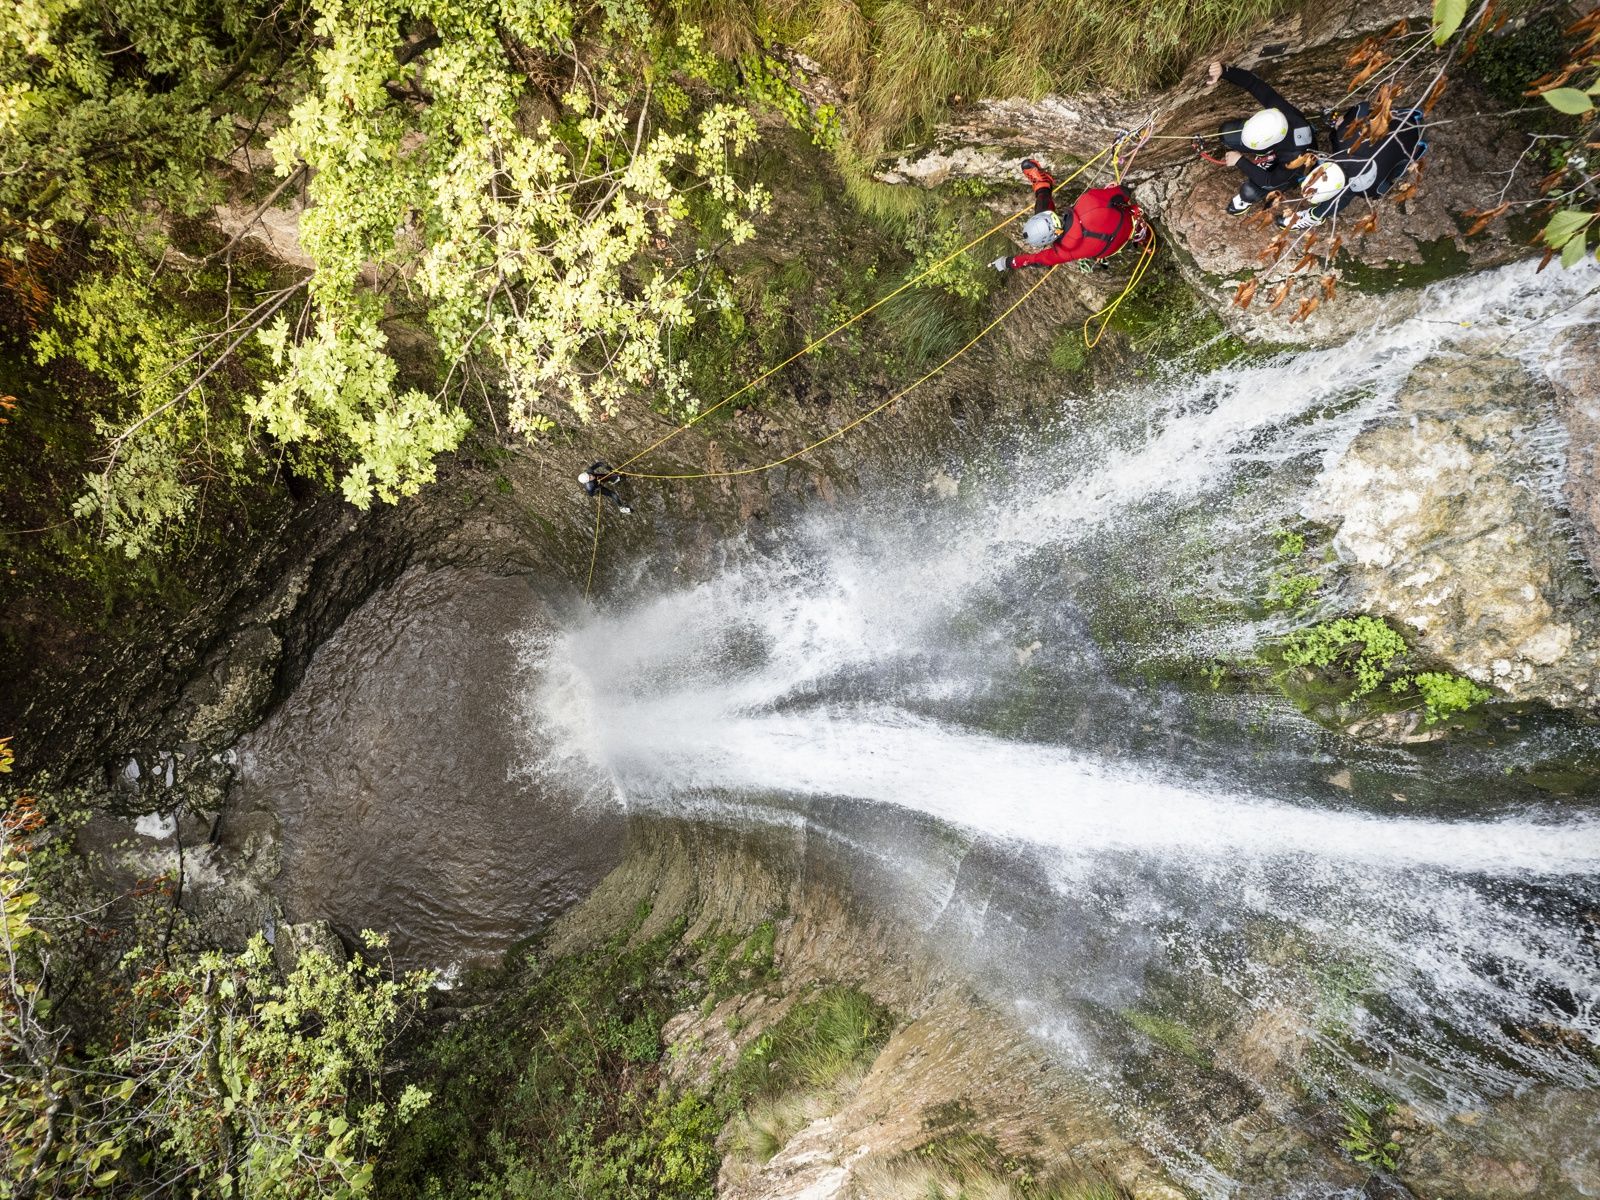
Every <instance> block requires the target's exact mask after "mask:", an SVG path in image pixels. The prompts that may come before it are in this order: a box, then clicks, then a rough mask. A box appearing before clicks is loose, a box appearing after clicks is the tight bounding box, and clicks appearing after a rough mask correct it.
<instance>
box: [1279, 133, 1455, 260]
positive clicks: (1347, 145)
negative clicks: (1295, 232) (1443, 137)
mask: <svg viewBox="0 0 1600 1200" xmlns="http://www.w3.org/2000/svg"><path fill="white" fill-rule="evenodd" d="M1368 112H1369V109H1368V105H1367V103H1366V102H1365V101H1363V102H1362V103H1360V104H1357V105H1356V106H1355V107H1354V108H1350V109H1346V110H1345V113H1344V115H1343V116H1341V117H1340V118H1339V123H1338V124H1337V125H1336V126H1334V130H1333V153H1332V154H1331V155H1329V156H1327V157H1325V158H1324V159H1323V160H1322V162H1321V163H1319V164H1318V165H1317V166H1316V167H1314V168H1313V169H1312V170H1311V172H1310V173H1309V174H1308V175H1307V176H1306V179H1305V183H1304V184H1303V185H1302V186H1301V189H1300V194H1301V196H1302V198H1303V199H1304V200H1305V201H1306V202H1307V203H1308V204H1309V205H1310V207H1309V208H1306V209H1305V210H1303V211H1300V212H1296V211H1295V210H1294V209H1285V210H1284V211H1283V212H1281V213H1279V214H1278V224H1279V225H1282V226H1283V227H1284V228H1286V229H1287V228H1294V229H1310V228H1311V227H1312V226H1314V225H1321V224H1322V223H1323V222H1324V221H1326V220H1327V219H1328V218H1329V217H1331V216H1333V215H1334V214H1335V213H1337V212H1339V211H1340V210H1341V209H1342V208H1344V206H1345V205H1347V204H1349V203H1350V202H1351V201H1352V200H1354V199H1355V198H1356V197H1357V196H1366V197H1367V198H1368V199H1369V200H1376V199H1378V198H1379V197H1380V196H1383V195H1385V194H1386V193H1387V192H1388V191H1389V190H1390V189H1391V188H1393V187H1394V185H1395V184H1397V183H1399V182H1400V180H1401V179H1403V178H1404V177H1405V174H1406V172H1407V171H1409V170H1411V168H1412V166H1413V165H1414V164H1415V163H1416V162H1417V161H1418V160H1420V159H1421V158H1422V156H1423V155H1424V154H1426V153H1427V152H1428V143H1427V142H1425V141H1423V140H1422V123H1423V119H1424V118H1423V113H1422V110H1421V109H1420V108H1413V109H1412V110H1411V111H1410V112H1408V113H1403V114H1401V115H1400V116H1398V117H1396V118H1395V119H1394V121H1393V122H1392V123H1391V124H1390V126H1389V129H1388V131H1387V132H1386V133H1384V134H1382V135H1381V136H1379V137H1368V136H1367V131H1366V129H1365V128H1364V126H1365V123H1366V120H1367V115H1368Z"/></svg>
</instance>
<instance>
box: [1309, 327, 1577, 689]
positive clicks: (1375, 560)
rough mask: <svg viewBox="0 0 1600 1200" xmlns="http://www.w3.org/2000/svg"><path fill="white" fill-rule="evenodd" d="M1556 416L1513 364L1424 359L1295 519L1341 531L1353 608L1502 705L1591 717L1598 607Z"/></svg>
mask: <svg viewBox="0 0 1600 1200" xmlns="http://www.w3.org/2000/svg"><path fill="white" fill-rule="evenodd" d="M1553 415H1554V406H1553V404H1552V403H1551V401H1550V398H1549V397H1548V395H1546V394H1544V393H1543V392H1542V391H1541V390H1540V389H1539V388H1538V387H1537V386H1536V385H1535V383H1534V381H1533V380H1532V379H1531V378H1530V377H1529V376H1528V375H1527V373H1526V372H1525V371H1524V370H1523V368H1522V367H1521V366H1520V364H1518V363H1516V362H1513V361H1510V360H1507V359H1500V358H1492V357H1485V358H1479V359H1476V360H1473V361H1461V360H1456V359H1432V360H1429V361H1428V362H1426V363H1424V364H1423V365H1422V366H1420V367H1418V368H1417V370H1416V371H1415V372H1414V373H1413V374H1412V377H1411V379H1410V380H1409V381H1408V383H1407V385H1406V387H1405V389H1404V390H1403V391H1402V393H1401V395H1400V397H1399V398H1398V401H1397V407H1396V411H1395V413H1394V415H1393V416H1392V417H1390V418H1389V419H1386V420H1385V421H1383V422H1382V423H1380V424H1379V425H1377V426H1375V427H1373V428H1370V429H1368V430H1366V431H1365V432H1364V433H1362V434H1361V435H1360V436H1359V437H1358V438H1357V439H1356V440H1355V442H1354V443H1353V444H1352V445H1351V447H1350V449H1349V450H1348V451H1347V452H1346V454H1345V455H1344V457H1343V458H1342V459H1341V460H1340V461H1339V462H1338V463H1336V464H1335V465H1334V466H1333V467H1331V468H1330V469H1328V470H1327V471H1325V472H1324V473H1323V475H1322V477H1321V478H1320V479H1319V480H1318V482H1317V486H1316V490H1315V493H1314V495H1313V496H1312V498H1311V500H1310V501H1309V503H1308V504H1307V505H1306V507H1305V513H1306V515H1307V516H1309V517H1311V518H1312V519H1313V520H1317V521H1323V522H1327V523H1329V524H1331V525H1335V526H1336V527H1337V532H1336V534H1335V536H1334V541H1333V545H1334V549H1335V551H1336V552H1337V554H1338V556H1339V558H1340V559H1341V560H1342V561H1343V562H1344V563H1346V564H1347V565H1348V569H1349V581H1350V588H1351V591H1352V593H1353V595H1352V600H1353V601H1354V604H1355V606H1356V607H1359V608H1362V609H1364V610H1366V611H1368V612H1372V613H1376V614H1380V615H1382V616H1385V617H1388V618H1390V619H1392V620H1394V621H1395V622H1397V623H1399V624H1400V625H1402V626H1404V627H1405V628H1406V629H1407V631H1408V632H1409V633H1410V634H1411V635H1412V640H1413V643H1414V644H1415V645H1416V646H1417V647H1418V648H1419V649H1421V650H1422V651H1424V652H1425V653H1427V654H1429V655H1431V656H1433V657H1436V658H1438V659H1441V660H1443V661H1444V662H1447V663H1449V664H1450V665H1451V666H1452V667H1453V668H1454V669H1455V670H1457V671H1459V672H1461V673H1462V674H1464V675H1467V676H1469V677H1471V678H1472V679H1475V680H1477V681H1479V682H1480V683H1486V684H1491V685H1493V686H1494V687H1496V688H1499V689H1500V690H1501V691H1503V692H1504V693H1505V694H1506V695H1508V696H1510V697H1511V698H1513V699H1517V700H1543V701H1546V702H1548V703H1550V704H1554V705H1558V706H1562V707H1585V708H1589V707H1594V706H1595V704H1596V699H1595V696H1596V690H1597V688H1600V603H1597V596H1596V591H1595V588H1594V585H1593V579H1592V577H1591V576H1590V575H1589V574H1588V573H1587V572H1585V571H1584V570H1583V569H1582V568H1581V567H1580V566H1578V564H1576V563H1575V562H1574V561H1573V553H1572V550H1573V538H1572V527H1571V524H1570V523H1569V522H1568V521H1567V520H1566V519H1565V515H1564V514H1563V512H1562V511H1561V508H1560V504H1559V500H1558V498H1557V497H1556V496H1555V495H1554V494H1553V492H1554V489H1553V487H1552V486H1551V485H1550V483H1549V480H1550V478H1551V476H1552V467H1553V465H1554V464H1552V463H1551V462H1550V461H1548V454H1547V453H1546V452H1543V450H1544V447H1547V446H1548V445H1549V444H1550V442H1551V440H1552V437H1553V436H1555V434H1554V425H1553ZM1592 452H1593V451H1592V447H1591V448H1590V453H1591V454H1592Z"/></svg>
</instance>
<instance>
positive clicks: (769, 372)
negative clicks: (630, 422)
mask: <svg viewBox="0 0 1600 1200" xmlns="http://www.w3.org/2000/svg"><path fill="white" fill-rule="evenodd" d="M1116 145H1117V143H1116V142H1113V143H1112V144H1111V145H1109V146H1107V147H1106V148H1105V149H1104V150H1102V151H1100V153H1099V154H1096V155H1095V156H1094V157H1093V158H1091V159H1089V160H1088V161H1087V162H1085V163H1084V164H1083V165H1082V166H1080V167H1079V168H1078V169H1077V170H1076V171H1074V172H1073V173H1072V174H1071V175H1068V176H1067V177H1066V178H1065V179H1063V180H1061V181H1060V182H1059V183H1057V184H1056V185H1055V188H1054V190H1055V191H1058V192H1059V191H1060V190H1061V189H1062V188H1063V187H1065V186H1066V185H1067V184H1069V183H1071V182H1072V181H1073V180H1074V179H1076V178H1077V177H1078V176H1079V175H1082V174H1083V173H1084V172H1085V171H1087V170H1088V169H1089V168H1090V167H1092V166H1094V164H1095V163H1097V162H1099V161H1100V160H1101V159H1102V158H1104V157H1105V156H1106V155H1107V154H1109V153H1111V152H1112V151H1113V150H1114V149H1115V148H1116ZM1027 211H1028V210H1027V209H1025V208H1022V209H1018V210H1017V211H1016V212H1014V213H1012V214H1010V215H1009V216H1007V217H1006V218H1004V219H1003V220H1001V221H1000V222H999V223H998V224H995V225H992V226H990V227H989V228H988V229H986V230H984V231H983V232H982V233H980V234H979V235H978V236H977V237H975V238H973V239H972V240H971V241H970V242H968V243H967V244H966V245H965V246H960V247H958V248H957V249H955V250H953V251H951V252H950V253H949V254H947V255H945V256H944V257H943V258H941V259H940V260H939V261H938V262H936V263H934V264H933V265H932V266H930V267H928V268H927V270H925V271H923V272H922V273H921V274H920V275H916V276H913V277H912V278H911V279H908V280H906V281H905V282H904V283H902V284H901V285H900V286H899V287H897V288H895V290H894V291H892V292H890V293H889V294H888V295H887V296H884V297H883V298H882V299H881V300H878V301H876V302H874V303H872V304H869V305H868V306H867V307H866V308H863V309H862V310H861V311H860V312H858V313H856V315H855V316H853V317H851V318H849V319H848V320H846V321H842V322H840V323H839V324H838V325H835V326H834V327H833V328H832V329H830V330H828V332H827V333H825V334H823V335H822V336H821V337H819V338H817V339H816V340H815V341H813V342H811V343H810V344H809V345H806V346H804V347H802V348H801V349H799V350H796V351H795V352H794V353H793V354H791V355H790V356H789V357H788V358H786V359H784V360H783V361H782V362H781V363H779V364H778V365H777V366H774V367H768V368H767V369H766V370H765V371H763V372H762V373H761V374H759V375H757V376H756V377H755V378H754V379H752V380H750V381H749V382H748V383H746V384H745V385H744V386H743V387H741V388H739V390H738V391H736V392H731V393H729V394H728V395H726V396H724V397H723V398H722V399H721V400H718V401H717V402H716V403H715V404H713V405H712V406H711V407H710V408H708V409H706V410H705V411H703V412H700V413H697V414H696V415H695V416H693V417H691V418H690V419H689V420H687V421H685V422H684V423H683V424H682V425H680V426H678V427H677V428H676V429H674V430H672V431H671V432H670V433H668V434H666V435H665V436H663V437H661V438H658V439H657V440H656V441H654V442H652V443H650V445H648V446H646V447H645V448H644V449H643V450H641V451H639V453H637V454H635V455H633V456H632V457H631V458H629V459H628V460H627V461H626V462H624V463H623V464H622V465H621V466H620V467H618V468H616V472H617V474H619V475H634V473H633V472H631V471H628V470H627V469H626V468H627V467H628V466H629V464H631V463H636V462H638V461H639V460H640V459H641V458H643V457H644V456H645V455H646V454H649V453H650V452H651V451H652V450H656V449H659V448H660V447H662V446H664V445H666V444H667V443H668V442H670V441H671V440H672V439H673V438H675V437H677V436H678V435H679V434H680V433H682V432H683V431H684V430H686V429H689V428H691V427H693V426H694V425H697V424H698V423H699V422H701V421H703V420H705V419H706V418H707V417H709V416H710V415H711V414H712V413H714V412H716V411H717V409H719V408H721V407H722V406H723V405H725V404H730V403H732V402H733V401H734V400H737V399H738V398H739V397H740V396H742V395H744V394H745V393H746V392H748V391H749V390H750V389H751V388H753V387H755V386H756V385H758V384H760V383H761V382H763V381H764V380H767V379H770V378H771V377H772V376H774V375H776V374H777V373H778V372H779V371H781V370H783V368H785V367H787V366H788V365H789V364H790V363H792V362H794V361H795V360H796V359H797V358H803V357H804V356H805V355H807V354H810V353H811V352H812V351H813V350H815V349H816V348H817V347H818V346H820V345H822V344H823V343H824V342H826V341H828V340H829V339H830V338H833V337H835V336H837V335H838V334H840V333H843V332H844V331H845V330H846V329H848V328H850V326H852V325H854V324H855V323H856V322H857V321H859V320H861V318H862V317H864V316H866V315H867V314H869V313H871V312H873V311H874V310H876V309H879V308H882V307H883V306H884V305H885V304H887V303H889V301H891V300H893V299H894V298H895V297H896V296H898V295H899V294H900V293H901V292H904V291H906V290H907V289H908V288H912V287H915V286H916V285H917V284H919V283H921V282H922V281H923V280H924V279H926V278H927V277H928V276H930V275H932V274H933V273H934V272H935V271H937V270H938V269H939V268H940V267H942V266H944V265H945V264H946V263H948V262H951V261H952V260H954V259H956V258H959V257H960V256H961V255H963V254H965V253H966V252H967V251H968V250H971V249H972V248H973V247H974V246H976V245H977V244H978V243H980V242H982V241H984V240H985V239H987V238H990V237H993V236H994V235H995V234H997V233H999V232H1000V231H1001V230H1002V229H1004V228H1005V227H1006V226H1007V225H1009V224H1011V222H1012V221H1015V220H1016V219H1017V218H1018V217H1020V216H1022V215H1024V214H1025V213H1026V212H1027ZM634 477H635V478H639V479H670V478H676V476H665V475H659V476H658V475H635V476H634ZM689 478H698V476H690V477H689Z"/></svg>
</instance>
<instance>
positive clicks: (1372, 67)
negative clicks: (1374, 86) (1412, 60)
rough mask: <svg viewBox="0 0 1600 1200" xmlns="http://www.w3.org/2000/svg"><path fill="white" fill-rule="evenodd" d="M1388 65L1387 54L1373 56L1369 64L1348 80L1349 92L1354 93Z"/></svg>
mask: <svg viewBox="0 0 1600 1200" xmlns="http://www.w3.org/2000/svg"><path fill="white" fill-rule="evenodd" d="M1388 65H1389V56H1388V55H1387V54H1378V55H1375V56H1374V57H1373V59H1372V61H1371V62H1369V63H1368V64H1367V65H1366V66H1364V67H1362V68H1361V70H1359V71H1357V72H1356V73H1355V77H1354V78H1353V79H1351V80H1350V90H1351V91H1354V90H1355V89H1356V88H1358V87H1360V86H1361V85H1362V84H1363V83H1365V82H1366V81H1367V80H1369V79H1371V78H1372V77H1373V76H1374V75H1376V74H1377V73H1378V72H1379V71H1381V70H1383V68H1384V67H1386V66H1388Z"/></svg>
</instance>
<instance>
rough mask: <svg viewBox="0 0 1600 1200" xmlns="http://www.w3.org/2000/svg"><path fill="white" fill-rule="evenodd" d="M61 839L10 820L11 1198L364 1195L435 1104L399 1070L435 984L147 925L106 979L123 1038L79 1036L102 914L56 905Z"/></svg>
mask: <svg viewBox="0 0 1600 1200" xmlns="http://www.w3.org/2000/svg"><path fill="white" fill-rule="evenodd" d="M45 826H46V822H45V818H44V817H43V815H42V813H41V810H40V808H39V807H38V805H37V804H36V802H35V801H33V800H32V799H31V798H30V797H19V798H17V799H15V800H13V801H12V802H11V803H10V804H9V806H8V807H7V808H6V809H5V811H4V812H3V813H0V902H3V910H4V920H3V922H0V1196H4V1197H11V1196H18V1197H27V1196H35V1195H83V1194H87V1193H89V1192H92V1191H96V1190H99V1189H103V1188H108V1187H111V1186H113V1185H118V1186H124V1187H128V1188H131V1189H132V1192H131V1193H130V1194H141V1195H154V1194H159V1193H160V1192H161V1191H162V1190H164V1188H165V1185H164V1184H163V1183H162V1181H163V1180H171V1179H176V1178H182V1179H184V1180H185V1181H186V1182H185V1191H186V1193H188V1194H191V1195H194V1196H197V1197H203V1198H211V1197H217V1198H225V1200H246V1198H250V1200H254V1198H261V1200H266V1198H269V1197H271V1198H279V1197H282V1198H284V1200H289V1198H295V1197H302V1196H313V1195H316V1196H327V1197H340V1198H355V1197H360V1196H364V1195H366V1194H367V1193H368V1191H369V1190H370V1185H371V1179H372V1170H373V1159H374V1155H375V1153H376V1151H377V1149H378V1147H379V1146H381V1145H382V1144H383V1142H384V1141H385V1139H386V1138H387V1137H388V1136H389V1134H390V1133H391V1132H392V1131H393V1130H394V1129H395V1128H396V1126H397V1125H400V1124H403V1123H404V1122H405V1121H407V1120H408V1119H410V1118H411V1117H412V1116H414V1115H415V1114H416V1113H417V1112H419V1111H421V1110H422V1109H423V1108H424V1107H425V1106H426V1104H427V1103H428V1100H429V1096H428V1094H427V1093H426V1092H424V1091H422V1090H420V1089H418V1088H415V1087H405V1088H403V1089H401V1090H400V1091H399V1092H398V1094H397V1095H392V1094H390V1092H391V1089H390V1088H389V1087H388V1085H387V1084H386V1082H385V1076H386V1075H387V1074H388V1071H389V1063H388V1050H389V1046H390V1045H391V1043H392V1041H393V1039H394V1036H395V1033H396V1031H397V1029H398V1028H399V1026H400V1025H401V1024H403V1022H404V1021H405V1019H406V1017H407V1015H408V1014H409V1012H410V1011H412V1010H414V1009H415V1008H417V1007H418V1006H420V1004H421V1003H422V1000H423V997H424V995H425V994H426V991H427V989H428V987H429V985H430V984H431V981H432V980H431V977H430V976H427V975H423V974H414V975H409V976H407V977H405V978H404V979H401V980H396V979H393V978H391V977H389V975H388V974H387V972H385V971H384V970H382V969H381V968H380V967H379V966H377V965H376V964H374V963H371V962H367V961H364V960H363V959H361V958H359V957H357V958H354V959H352V960H351V961H350V962H349V963H335V962H334V961H332V960H331V959H330V958H329V957H328V956H327V955H326V954H324V953H322V952H321V951H315V950H313V951H308V952H306V953H304V954H302V955H301V956H300V957H299V959H298V961H297V962H296V963H295V965H294V966H293V968H292V969H291V970H289V971H288V973H287V974H283V973H280V971H279V969H278V967H277V966H276V965H275V963H274V959H273V955H272V951H271V950H270V948H269V947H268V946H267V944H266V942H265V940H264V939H263V938H261V937H259V936H258V937H256V938H254V939H252V940H251V942H250V943H249V945H248V946H247V947H246V948H245V949H244V950H243V951H242V952H240V953H237V954H233V953H224V952H222V951H205V952H201V953H187V952H184V953H179V952H177V951H176V950H175V948H174V947H173V946H172V944H171V942H170V940H168V938H167V935H168V934H170V930H171V919H170V917H169V918H168V919H166V920H162V921H159V922H155V923H153V924H149V925H141V923H140V922H139V921H138V919H137V918H138V916H139V913H137V912H136V913H135V914H134V917H135V919H134V920H133V922H132V929H133V936H134V937H136V938H137V944H136V946H135V948H134V949H133V950H132V951H131V952H130V953H129V954H128V955H126V956H125V957H124V958H123V960H122V964H121V966H120V968H119V969H118V974H117V977H116V978H114V979H108V978H105V977H103V976H102V977H99V978H96V979H94V980H93V981H92V983H91V986H94V987H96V988H98V989H100V991H101V992H102V993H103V994H104V996H105V997H106V1004H105V1006H104V1007H105V1013H106V1014H109V1020H110V1022H111V1026H112V1027H111V1028H110V1029H94V1028H90V1029H87V1030H84V1029H74V1028H71V1027H69V1026H68V1025H67V1024H66V1023H65V1022H64V1020H63V1018H62V1015H61V1013H60V1012H59V1011H58V1001H57V995H58V994H60V993H63V992H66V993H70V991H71V990H72V989H70V988H61V987H59V986H58V985H59V976H60V975H61V974H62V973H63V972H64V971H67V970H69V969H70V967H69V965H68V960H69V959H70V958H71V957H72V954H73V953H74V947H73V946H72V943H71V941H70V939H71V938H72V937H81V936H83V931H84V928H85V926H86V925H87V924H88V920H87V917H88V915H89V914H86V913H80V912H75V911H68V910H66V909H64V908H62V906H61V903H60V900H61V896H60V895H59V894H58V895H55V896H53V895H52V894H51V892H52V890H56V891H57V892H58V893H59V891H60V884H61V878H62V877H61V874H60V863H59V861H57V862H55V863H52V853H53V852H54V853H55V854H56V857H57V859H59V856H60V852H59V850H58V849H57V850H54V851H53V849H52V846H51V845H50V843H48V842H47V841H46V840H45V838H44V830H45ZM52 884H54V885H55V887H54V889H52V886H51V885H52ZM157 894H159V893H157ZM106 908H107V906H106V905H105V904H100V905H98V906H96V907H95V908H94V909H93V910H91V911H92V914H93V919H94V920H95V921H102V920H104V919H105V916H104V914H105V910H106ZM141 930H142V932H141ZM157 930H159V931H160V933H157ZM96 932H97V936H98V935H105V936H109V931H106V930H98V931H96ZM367 944H368V948H369V950H375V949H377V948H378V947H379V946H381V942H380V941H379V940H378V939H376V938H373V937H370V936H369V938H368V943H367ZM129 975H131V976H132V978H131V979H130V978H129ZM53 985H55V986H53ZM104 1015H105V1014H102V1016H103V1017H104ZM102 1043H104V1044H102Z"/></svg>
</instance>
